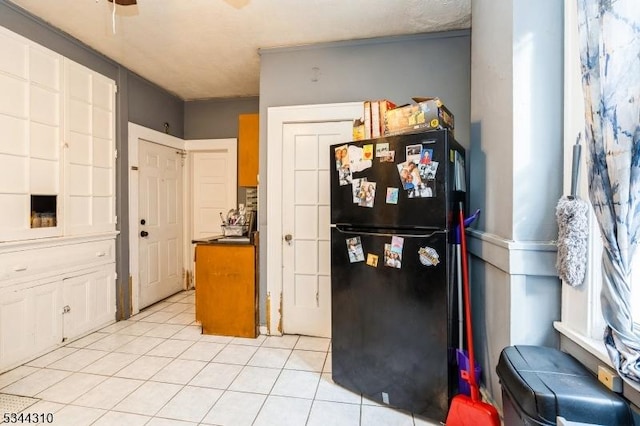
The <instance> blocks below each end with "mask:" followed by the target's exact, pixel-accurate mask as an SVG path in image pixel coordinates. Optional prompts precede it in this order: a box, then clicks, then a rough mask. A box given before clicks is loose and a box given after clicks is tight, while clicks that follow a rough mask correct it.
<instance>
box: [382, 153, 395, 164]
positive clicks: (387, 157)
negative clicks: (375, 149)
mask: <svg viewBox="0 0 640 426" xmlns="http://www.w3.org/2000/svg"><path fill="white" fill-rule="evenodd" d="M379 157H380V162H381V163H393V162H394V161H395V157H396V152H395V151H385V152H382V153H380V155H379Z"/></svg>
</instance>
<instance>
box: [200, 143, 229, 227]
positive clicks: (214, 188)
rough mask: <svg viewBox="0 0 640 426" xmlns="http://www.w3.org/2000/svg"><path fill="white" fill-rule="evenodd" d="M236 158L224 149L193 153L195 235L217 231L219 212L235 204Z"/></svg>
mask: <svg viewBox="0 0 640 426" xmlns="http://www.w3.org/2000/svg"><path fill="white" fill-rule="evenodd" d="M236 161H237V160H236V157H235V155H231V154H230V153H229V151H228V150H226V149H220V150H217V151H213V152H194V153H193V170H192V173H193V174H192V178H193V238H194V239H199V238H206V237H211V236H213V235H220V233H221V232H222V231H221V228H220V225H221V224H222V223H221V220H220V215H222V217H225V218H226V217H227V212H228V211H229V210H230V209H232V208H235V207H236V200H237V196H236V194H237V192H236V176H235V175H236V168H235V164H234V163H235V162H236ZM230 172H233V174H231V173H230Z"/></svg>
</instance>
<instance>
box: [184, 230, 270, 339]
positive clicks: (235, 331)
mask: <svg viewBox="0 0 640 426" xmlns="http://www.w3.org/2000/svg"><path fill="white" fill-rule="evenodd" d="M257 314H258V311H257V292H256V247H255V246H254V245H252V244H234V243H218V244H198V245H197V246H196V317H197V318H198V320H199V321H200V322H201V324H202V333H203V334H220V335H224V336H237V337H256V336H257V325H258V322H257Z"/></svg>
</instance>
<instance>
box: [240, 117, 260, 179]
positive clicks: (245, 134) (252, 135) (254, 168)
mask: <svg viewBox="0 0 640 426" xmlns="http://www.w3.org/2000/svg"><path fill="white" fill-rule="evenodd" d="M259 122H260V120H259V115H258V114H240V115H239V116H238V186H258V157H259V152H258V129H259Z"/></svg>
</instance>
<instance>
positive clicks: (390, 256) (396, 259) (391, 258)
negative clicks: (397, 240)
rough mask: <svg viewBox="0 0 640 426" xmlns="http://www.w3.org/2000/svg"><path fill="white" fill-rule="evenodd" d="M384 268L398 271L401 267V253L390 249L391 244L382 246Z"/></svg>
mask: <svg viewBox="0 0 640 426" xmlns="http://www.w3.org/2000/svg"><path fill="white" fill-rule="evenodd" d="M384 266H390V267H392V268H397V269H400V267H401V266H402V253H397V252H395V251H393V250H392V249H391V244H385V245H384Z"/></svg>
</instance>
